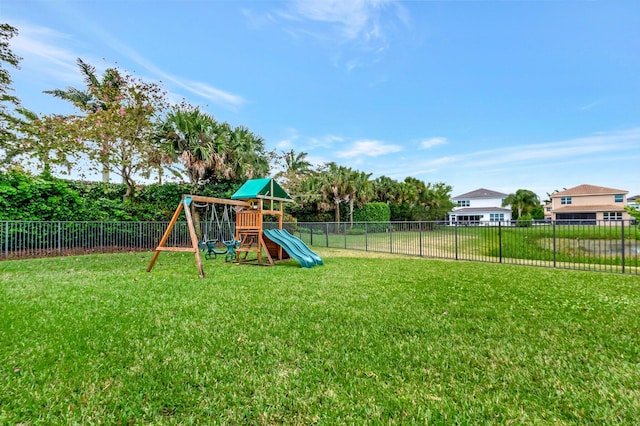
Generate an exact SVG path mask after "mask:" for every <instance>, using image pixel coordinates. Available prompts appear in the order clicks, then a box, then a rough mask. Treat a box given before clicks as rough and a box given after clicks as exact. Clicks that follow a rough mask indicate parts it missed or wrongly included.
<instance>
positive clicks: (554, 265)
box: [551, 220, 557, 268]
mask: <svg viewBox="0 0 640 426" xmlns="http://www.w3.org/2000/svg"><path fill="white" fill-rule="evenodd" d="M551 224H552V226H553V267H554V268H555V267H556V261H557V256H556V221H555V220H554V221H552V222H551Z"/></svg>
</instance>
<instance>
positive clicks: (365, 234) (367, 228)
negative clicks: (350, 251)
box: [364, 222, 369, 251]
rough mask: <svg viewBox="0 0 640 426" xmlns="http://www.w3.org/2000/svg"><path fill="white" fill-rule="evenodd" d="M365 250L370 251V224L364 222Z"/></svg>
mask: <svg viewBox="0 0 640 426" xmlns="http://www.w3.org/2000/svg"><path fill="white" fill-rule="evenodd" d="M364 251H369V225H368V224H367V222H365V223H364Z"/></svg>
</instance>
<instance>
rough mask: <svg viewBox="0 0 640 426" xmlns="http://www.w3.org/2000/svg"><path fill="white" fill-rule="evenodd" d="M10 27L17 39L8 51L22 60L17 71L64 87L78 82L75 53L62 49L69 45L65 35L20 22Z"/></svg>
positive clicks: (13, 40)
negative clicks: (35, 75) (14, 31)
mask: <svg viewBox="0 0 640 426" xmlns="http://www.w3.org/2000/svg"><path fill="white" fill-rule="evenodd" d="M12 25H14V26H16V27H17V28H19V33H18V35H17V37H15V38H14V39H12V40H11V49H12V50H13V51H14V52H15V53H16V54H17V55H19V56H21V57H22V58H23V59H22V61H21V62H20V67H21V69H23V70H25V71H26V72H29V73H30V74H33V73H34V72H37V73H39V74H41V75H43V76H49V79H50V78H51V77H53V78H54V79H55V80H62V81H63V82H64V84H71V83H74V82H82V77H81V76H80V73H79V72H78V67H77V65H76V59H77V58H78V55H77V53H75V52H74V51H73V49H72V48H69V47H64V45H65V44H73V40H72V38H71V37H70V36H69V35H67V34H63V33H61V32H58V31H55V30H53V29H51V28H47V27H41V26H35V25H30V24H26V23H23V22H20V23H14V24H12ZM43 79H44V80H46V79H47V78H43ZM52 88H53V87H52Z"/></svg>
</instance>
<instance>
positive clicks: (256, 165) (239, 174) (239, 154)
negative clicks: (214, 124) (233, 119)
mask: <svg viewBox="0 0 640 426" xmlns="http://www.w3.org/2000/svg"><path fill="white" fill-rule="evenodd" d="M228 157H229V162H230V164H229V165H230V167H231V175H232V177H233V178H234V179H236V180H239V181H243V180H246V179H253V178H256V177H264V176H266V175H267V174H268V173H269V160H268V158H267V155H266V152H265V148H264V139H262V137H260V136H257V135H255V134H254V133H252V132H251V131H250V130H249V129H248V128H246V127H244V126H238V127H236V128H234V129H233V131H232V132H231V134H230V138H229V147H228Z"/></svg>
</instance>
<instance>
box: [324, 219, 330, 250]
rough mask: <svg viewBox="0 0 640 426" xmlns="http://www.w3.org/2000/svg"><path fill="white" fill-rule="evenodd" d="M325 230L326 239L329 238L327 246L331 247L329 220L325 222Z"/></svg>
mask: <svg viewBox="0 0 640 426" xmlns="http://www.w3.org/2000/svg"><path fill="white" fill-rule="evenodd" d="M324 225H325V232H324V236H325V239H326V240H327V248H329V222H327V223H325V224H324Z"/></svg>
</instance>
